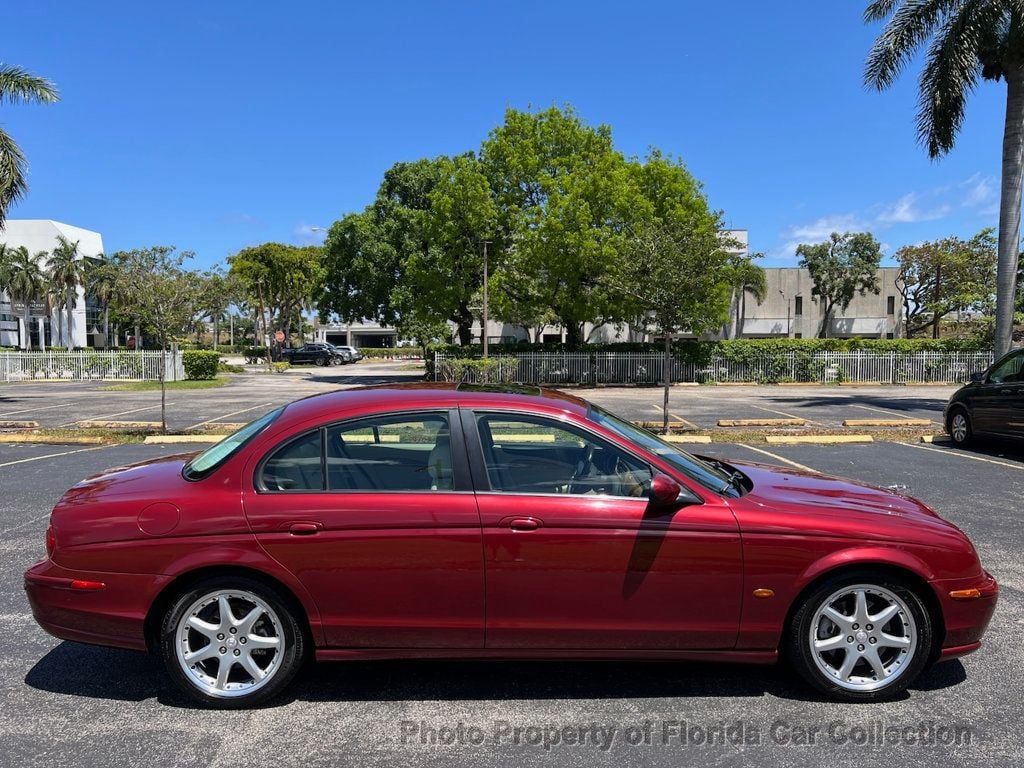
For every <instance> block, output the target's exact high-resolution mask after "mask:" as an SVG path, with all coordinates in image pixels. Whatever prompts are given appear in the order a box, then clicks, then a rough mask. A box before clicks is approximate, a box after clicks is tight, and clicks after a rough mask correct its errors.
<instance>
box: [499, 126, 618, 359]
mask: <svg viewBox="0 0 1024 768" xmlns="http://www.w3.org/2000/svg"><path fill="white" fill-rule="evenodd" d="M481 162H482V163H483V167H484V172H485V173H486V175H487V177H488V179H489V180H490V183H491V188H492V190H493V191H494V194H495V199H496V204H497V207H498V211H499V215H498V231H497V234H496V237H495V240H496V248H495V252H496V254H497V255H498V258H497V259H496V262H497V268H496V270H495V272H496V273H497V274H496V284H498V285H500V286H501V287H502V290H501V291H500V292H499V293H498V294H497V295H496V299H497V303H498V309H499V312H502V313H503V314H513V313H510V312H509V311H508V310H507V309H504V308H503V307H502V304H506V305H508V304H511V305H515V306H516V308H517V310H518V311H517V314H520V315H525V316H537V317H539V316H542V315H543V313H544V311H545V310H550V312H551V313H552V314H553V315H554V316H555V317H557V318H558V321H559V322H560V323H561V324H562V326H563V327H564V328H565V330H566V336H567V340H568V343H569V345H570V346H573V347H575V346H578V345H580V344H581V343H582V341H583V325H584V323H586V322H593V323H595V324H600V323H602V322H610V321H616V320H621V319H624V307H623V306H622V304H621V302H618V301H617V297H618V296H619V294H618V293H617V292H616V291H614V288H613V286H611V285H610V283H609V281H608V279H607V278H608V276H609V275H612V274H614V273H615V272H616V270H617V265H618V261H619V259H620V257H621V255H622V253H623V251H624V247H625V242H626V237H625V233H624V225H625V222H626V221H627V220H628V219H629V217H630V215H631V213H632V208H633V206H634V204H635V203H636V201H637V198H638V194H637V190H636V184H635V183H631V182H632V181H633V180H632V179H631V174H630V170H629V167H628V164H627V162H626V160H625V158H624V157H623V156H622V154H621V153H619V152H617V151H616V150H615V148H614V146H613V145H612V136H611V129H610V128H609V127H608V126H606V125H601V126H598V127H596V128H595V127H591V126H588V125H586V124H584V123H583V121H582V120H581V119H580V118H579V116H578V115H577V114H576V113H575V112H574V111H573V110H572V109H571V108H566V109H564V110H563V109H559V108H557V107H551V108H550V109H546V110H543V111H540V112H525V111H520V110H516V109H509V110H508V111H507V112H506V113H505V122H504V123H503V124H502V125H500V126H499V127H497V128H495V129H494V130H493V131H492V132H491V135H490V136H489V137H488V139H487V140H486V141H485V142H484V143H483V147H482V149H481Z"/></svg>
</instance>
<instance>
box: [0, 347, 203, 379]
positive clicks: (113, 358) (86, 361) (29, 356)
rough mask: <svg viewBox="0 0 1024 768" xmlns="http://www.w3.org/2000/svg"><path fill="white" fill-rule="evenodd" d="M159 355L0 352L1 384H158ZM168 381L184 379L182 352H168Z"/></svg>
mask: <svg viewBox="0 0 1024 768" xmlns="http://www.w3.org/2000/svg"><path fill="white" fill-rule="evenodd" d="M163 354H164V353H162V352H127V351H125V352H89V351H81V352H0V381H33V380H38V381H47V380H49V381H67V380H90V379H94V380H95V379H120V380H123V381H159V379H160V358H161V356H162V355H163ZM166 354H167V359H166V366H167V367H166V377H167V381H178V380H180V379H184V378H185V369H184V366H183V364H182V359H181V352H180V351H174V352H167V353H166Z"/></svg>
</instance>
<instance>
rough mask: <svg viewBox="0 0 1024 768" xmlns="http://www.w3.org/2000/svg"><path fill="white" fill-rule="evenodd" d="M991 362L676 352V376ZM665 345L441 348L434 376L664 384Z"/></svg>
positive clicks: (882, 372) (921, 370) (790, 377)
mask: <svg viewBox="0 0 1024 768" xmlns="http://www.w3.org/2000/svg"><path fill="white" fill-rule="evenodd" d="M991 363H992V353H991V352H912V353H900V352H863V351H857V352H815V353H809V352H765V353H762V354H756V355H743V356H737V357H726V356H724V355H714V356H712V358H711V360H710V361H708V362H706V363H695V362H692V361H685V360H679V359H676V358H673V359H672V362H671V366H672V368H671V371H670V373H671V377H672V381H675V382H698V383H722V382H750V383H759V384H773V383H787V382H820V383H824V384H828V383H842V382H865V383H869V382H877V383H881V384H925V383H931V384H959V383H962V382H965V381H967V380H968V379H969V378H970V375H971V373H973V372H975V371H982V370H984V369H985V368H987V367H988V366H989V365H991ZM664 365H665V359H664V356H663V355H662V354H661V353H658V352H621V353H620V352H596V353H586V352H525V353H522V354H517V355H501V356H496V357H491V358H489V359H488V360H486V361H485V360H479V359H478V360H473V361H468V362H467V361H466V360H464V359H461V358H457V357H452V356H450V355H446V354H444V353H441V352H438V353H435V355H434V380H435V381H460V382H503V383H511V382H516V383H522V384H551V385H558V384H584V385H588V384H589V385H596V384H660V383H662V382H663V381H664Z"/></svg>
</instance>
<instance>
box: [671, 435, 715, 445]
mask: <svg viewBox="0 0 1024 768" xmlns="http://www.w3.org/2000/svg"><path fill="white" fill-rule="evenodd" d="M660 437H661V439H662V440H664V441H665V442H667V443H692V444H694V445H696V444H698V443H699V444H700V445H706V444H707V443H710V442H711V436H710V435H660Z"/></svg>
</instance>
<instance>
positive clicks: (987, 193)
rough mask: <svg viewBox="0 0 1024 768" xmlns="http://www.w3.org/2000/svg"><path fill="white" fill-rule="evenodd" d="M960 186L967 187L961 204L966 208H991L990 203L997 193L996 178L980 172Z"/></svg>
mask: <svg viewBox="0 0 1024 768" xmlns="http://www.w3.org/2000/svg"><path fill="white" fill-rule="evenodd" d="M960 186H961V187H966V188H967V192H966V193H965V194H964V197H963V200H962V201H961V205H963V207H964V208H981V207H982V206H985V208H986V210H987V209H988V208H991V206H990V205H988V204H989V203H991V201H992V200H993V199H994V198H995V194H996V185H995V179H993V178H992V177H991V176H983V175H981V174H980V173H976V174H974V175H973V176H971V178H969V179H967V181H965V182H964V183H963V184H961V185H960Z"/></svg>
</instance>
